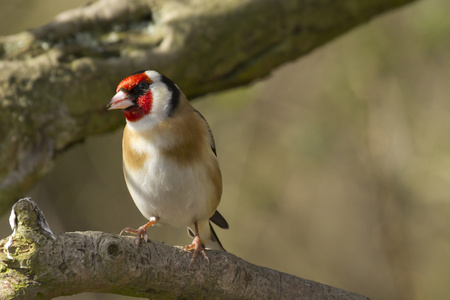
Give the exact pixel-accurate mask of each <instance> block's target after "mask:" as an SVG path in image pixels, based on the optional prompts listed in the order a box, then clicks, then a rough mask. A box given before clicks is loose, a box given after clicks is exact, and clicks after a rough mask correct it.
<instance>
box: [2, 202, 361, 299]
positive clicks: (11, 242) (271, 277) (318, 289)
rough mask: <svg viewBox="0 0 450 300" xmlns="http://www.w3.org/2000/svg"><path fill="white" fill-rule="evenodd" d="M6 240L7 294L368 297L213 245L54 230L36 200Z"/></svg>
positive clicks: (24, 206)
mask: <svg viewBox="0 0 450 300" xmlns="http://www.w3.org/2000/svg"><path fill="white" fill-rule="evenodd" d="M10 221H11V226H12V229H13V234H12V235H11V236H10V237H8V238H5V239H3V240H0V248H1V249H2V251H1V252H0V266H1V272H0V298H1V299H51V298H54V297H58V296H62V295H72V294H76V293H82V292H103V293H116V294H122V295H129V296H136V297H145V298H150V297H151V298H152V299H193V298H195V299H218V298H220V299H361V300H362V299H367V298H366V297H363V296H360V295H357V294H354V293H351V292H348V291H345V290H341V289H338V288H334V287H331V286H328V285H325V284H321V283H317V282H314V281H310V280H306V279H303V278H299V277H295V276H293V275H289V274H286V273H282V272H278V271H275V270H271V269H268V268H264V267H259V266H256V265H253V264H250V263H248V262H246V261H244V260H242V259H240V258H238V257H236V256H234V255H232V254H229V253H225V252H222V251H215V250H210V251H208V256H209V258H210V264H208V263H206V261H205V260H201V259H199V260H197V261H195V263H194V264H193V265H191V266H189V263H190V259H191V255H192V254H191V253H190V252H186V251H183V250H182V248H180V247H171V246H169V245H167V244H164V243H160V242H155V241H151V242H148V243H146V244H144V245H141V246H140V247H139V248H137V246H136V244H135V241H134V238H131V237H122V236H118V235H116V234H109V233H102V232H92V231H89V232H68V233H63V234H57V235H53V233H52V232H51V230H50V228H49V227H48V225H47V222H46V221H45V218H44V215H43V214H42V212H41V211H40V210H39V208H38V207H37V205H36V204H35V203H34V202H33V201H32V200H31V199H29V198H25V199H21V200H19V201H18V202H17V203H16V204H15V205H14V207H13V209H12V216H11V218H10Z"/></svg>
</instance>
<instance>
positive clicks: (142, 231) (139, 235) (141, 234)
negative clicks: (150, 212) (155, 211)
mask: <svg viewBox="0 0 450 300" xmlns="http://www.w3.org/2000/svg"><path fill="white" fill-rule="evenodd" d="M158 220H159V218H158V217H152V218H150V221H149V222H148V223H147V224H145V225H142V226H141V227H139V229H133V228H130V227H127V228H124V229H122V231H121V232H120V233H119V235H122V233H124V232H127V233H131V234H133V235H135V236H136V244H137V245H138V247H139V244H140V243H141V240H144V242H147V241H148V235H147V228H149V227H150V226H152V225H153V224H156V223H157V222H158Z"/></svg>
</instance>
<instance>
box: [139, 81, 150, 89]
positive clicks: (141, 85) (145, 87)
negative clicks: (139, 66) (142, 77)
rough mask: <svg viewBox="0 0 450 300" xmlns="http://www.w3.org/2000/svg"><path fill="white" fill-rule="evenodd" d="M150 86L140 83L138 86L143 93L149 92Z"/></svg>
mask: <svg viewBox="0 0 450 300" xmlns="http://www.w3.org/2000/svg"><path fill="white" fill-rule="evenodd" d="M148 86H149V84H148V83H147V82H139V84H138V88H139V89H140V90H142V91H147V90H148Z"/></svg>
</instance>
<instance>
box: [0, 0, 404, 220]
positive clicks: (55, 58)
mask: <svg viewBox="0 0 450 300" xmlns="http://www.w3.org/2000/svg"><path fill="white" fill-rule="evenodd" d="M409 2H412V0H396V1H392V0H371V1H358V0H346V1H320V2H315V1H296V0H291V1H283V2H279V1H274V0H264V1H261V0H247V1H238V0H230V1H223V0H213V1H199V0H197V1H196V0H192V1H183V2H178V1H157V0H153V1H145V0H133V1H120V0H100V1H96V2H92V3H90V4H87V5H85V6H83V7H80V8H78V9H75V10H71V11H67V12H65V13H62V14H60V15H59V16H58V17H56V18H55V19H54V20H53V21H51V22H50V23H48V24H47V25H44V26H42V27H39V28H34V29H30V30H28V31H25V32H22V33H19V34H16V35H12V36H7V37H2V38H1V39H0V49H1V51H0V59H1V60H0V68H1V69H2V72H1V74H0V105H1V107H2V110H1V111H0V139H1V141H2V146H1V153H0V213H1V212H4V211H5V210H7V209H8V208H9V206H10V205H11V203H12V202H13V201H14V200H15V199H17V197H19V196H21V195H23V194H24V193H26V192H27V191H28V190H29V189H30V188H31V187H32V186H33V185H34V184H35V183H36V181H37V180H39V178H41V177H42V175H44V174H46V173H47V172H48V171H49V170H50V167H51V166H52V163H53V160H54V158H55V157H56V156H57V155H58V154H59V153H61V152H63V151H64V150H66V149H67V148H69V147H70V146H71V145H73V144H75V143H77V142H79V141H82V140H83V139H85V138H86V137H88V136H89V135H92V134H97V133H102V132H106V131H110V130H112V129H114V128H117V126H119V125H120V124H122V122H123V120H122V117H121V116H120V115H119V114H105V112H106V111H105V103H106V102H107V101H108V99H109V97H110V96H111V94H112V91H114V87H115V86H116V85H117V83H118V82H119V81H120V78H123V77H124V76H125V75H128V74H130V73H132V72H135V71H136V70H141V69H148V68H153V69H156V70H158V71H160V72H162V73H163V74H166V75H167V76H169V77H170V78H172V79H173V80H174V81H175V82H177V83H178V84H179V85H180V86H181V87H182V89H183V91H185V92H186V93H187V95H188V96H189V97H191V98H193V97H195V96H198V95H202V94H205V93H209V92H214V91H220V90H223V89H226V88H230V87H235V86H238V85H243V84H247V83H249V82H251V81H253V80H255V79H257V78H261V77H263V76H266V75H267V74H269V73H270V72H271V70H273V69H274V68H275V67H277V66H279V65H280V64H282V63H284V62H287V61H290V60H292V59H294V58H297V57H299V56H301V55H304V54H306V53H308V52H310V51H311V50H312V49H314V48H316V47H318V46H320V45H322V44H324V43H325V42H327V41H330V40H331V39H333V38H334V37H336V36H338V35H340V34H342V33H343V32H345V31H347V30H349V29H351V28H353V27H355V26H357V25H359V24H361V23H362V22H365V21H367V20H369V19H371V18H373V17H375V16H377V15H379V14H381V13H382V12H384V11H386V10H389V9H393V8H395V7H398V6H400V5H403V4H406V3H409Z"/></svg>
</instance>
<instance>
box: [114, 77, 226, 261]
mask: <svg viewBox="0 0 450 300" xmlns="http://www.w3.org/2000/svg"><path fill="white" fill-rule="evenodd" d="M107 108H108V110H115V109H121V110H123V114H124V116H125V119H126V125H125V128H124V130H123V139H122V158H123V173H124V177H125V182H126V185H127V188H128V191H129V193H130V194H131V197H132V199H133V201H134V203H135V204H136V206H137V208H138V209H139V211H140V212H141V214H142V215H143V216H144V217H145V218H146V219H147V220H148V222H147V223H146V224H144V225H142V226H140V227H139V228H138V229H133V228H130V227H127V228H125V229H123V230H122V232H121V234H122V233H125V232H126V233H129V234H133V235H136V242H137V244H138V246H139V244H140V243H141V241H142V240H144V241H145V242H146V241H147V240H148V234H147V229H148V228H149V227H150V226H152V225H155V224H157V223H162V224H169V225H172V226H175V227H183V226H187V228H188V234H189V235H190V236H191V237H192V238H193V241H192V243H191V244H190V245H187V246H185V247H184V250H186V251H192V253H193V255H192V259H191V263H193V262H194V261H195V259H196V257H197V255H198V254H199V253H201V254H202V256H203V257H204V258H205V260H206V261H208V263H209V259H208V256H207V254H206V252H205V248H211V249H217V250H222V251H225V249H224V247H223V246H222V243H221V242H220V240H219V238H218V237H217V234H216V233H215V231H214V229H213V227H212V225H211V222H212V223H214V224H216V225H217V226H219V227H220V228H223V229H228V228H229V226H228V223H227V221H226V220H225V218H224V217H223V216H222V215H221V214H220V213H219V212H218V211H217V207H218V205H219V202H220V199H221V196H222V175H221V171H220V167H219V163H218V160H217V153H216V146H215V143H214V137H213V135H212V132H211V129H210V127H209V125H208V122H207V121H206V119H205V118H204V117H203V115H202V114H201V113H200V112H199V111H198V110H196V109H195V108H194V107H193V106H192V105H191V104H190V103H189V101H188V99H187V98H186V96H185V95H184V93H183V92H182V91H181V89H180V88H179V87H178V86H177V85H176V84H175V83H174V82H173V81H172V80H170V79H169V78H167V77H166V76H164V75H163V74H161V73H159V72H157V71H154V70H147V71H139V72H136V73H133V74H131V75H129V76H128V77H126V78H125V79H123V80H122V81H121V82H120V83H119V85H118V86H117V89H116V94H115V95H114V96H113V97H112V98H111V100H110V101H109V103H108V104H107Z"/></svg>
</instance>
